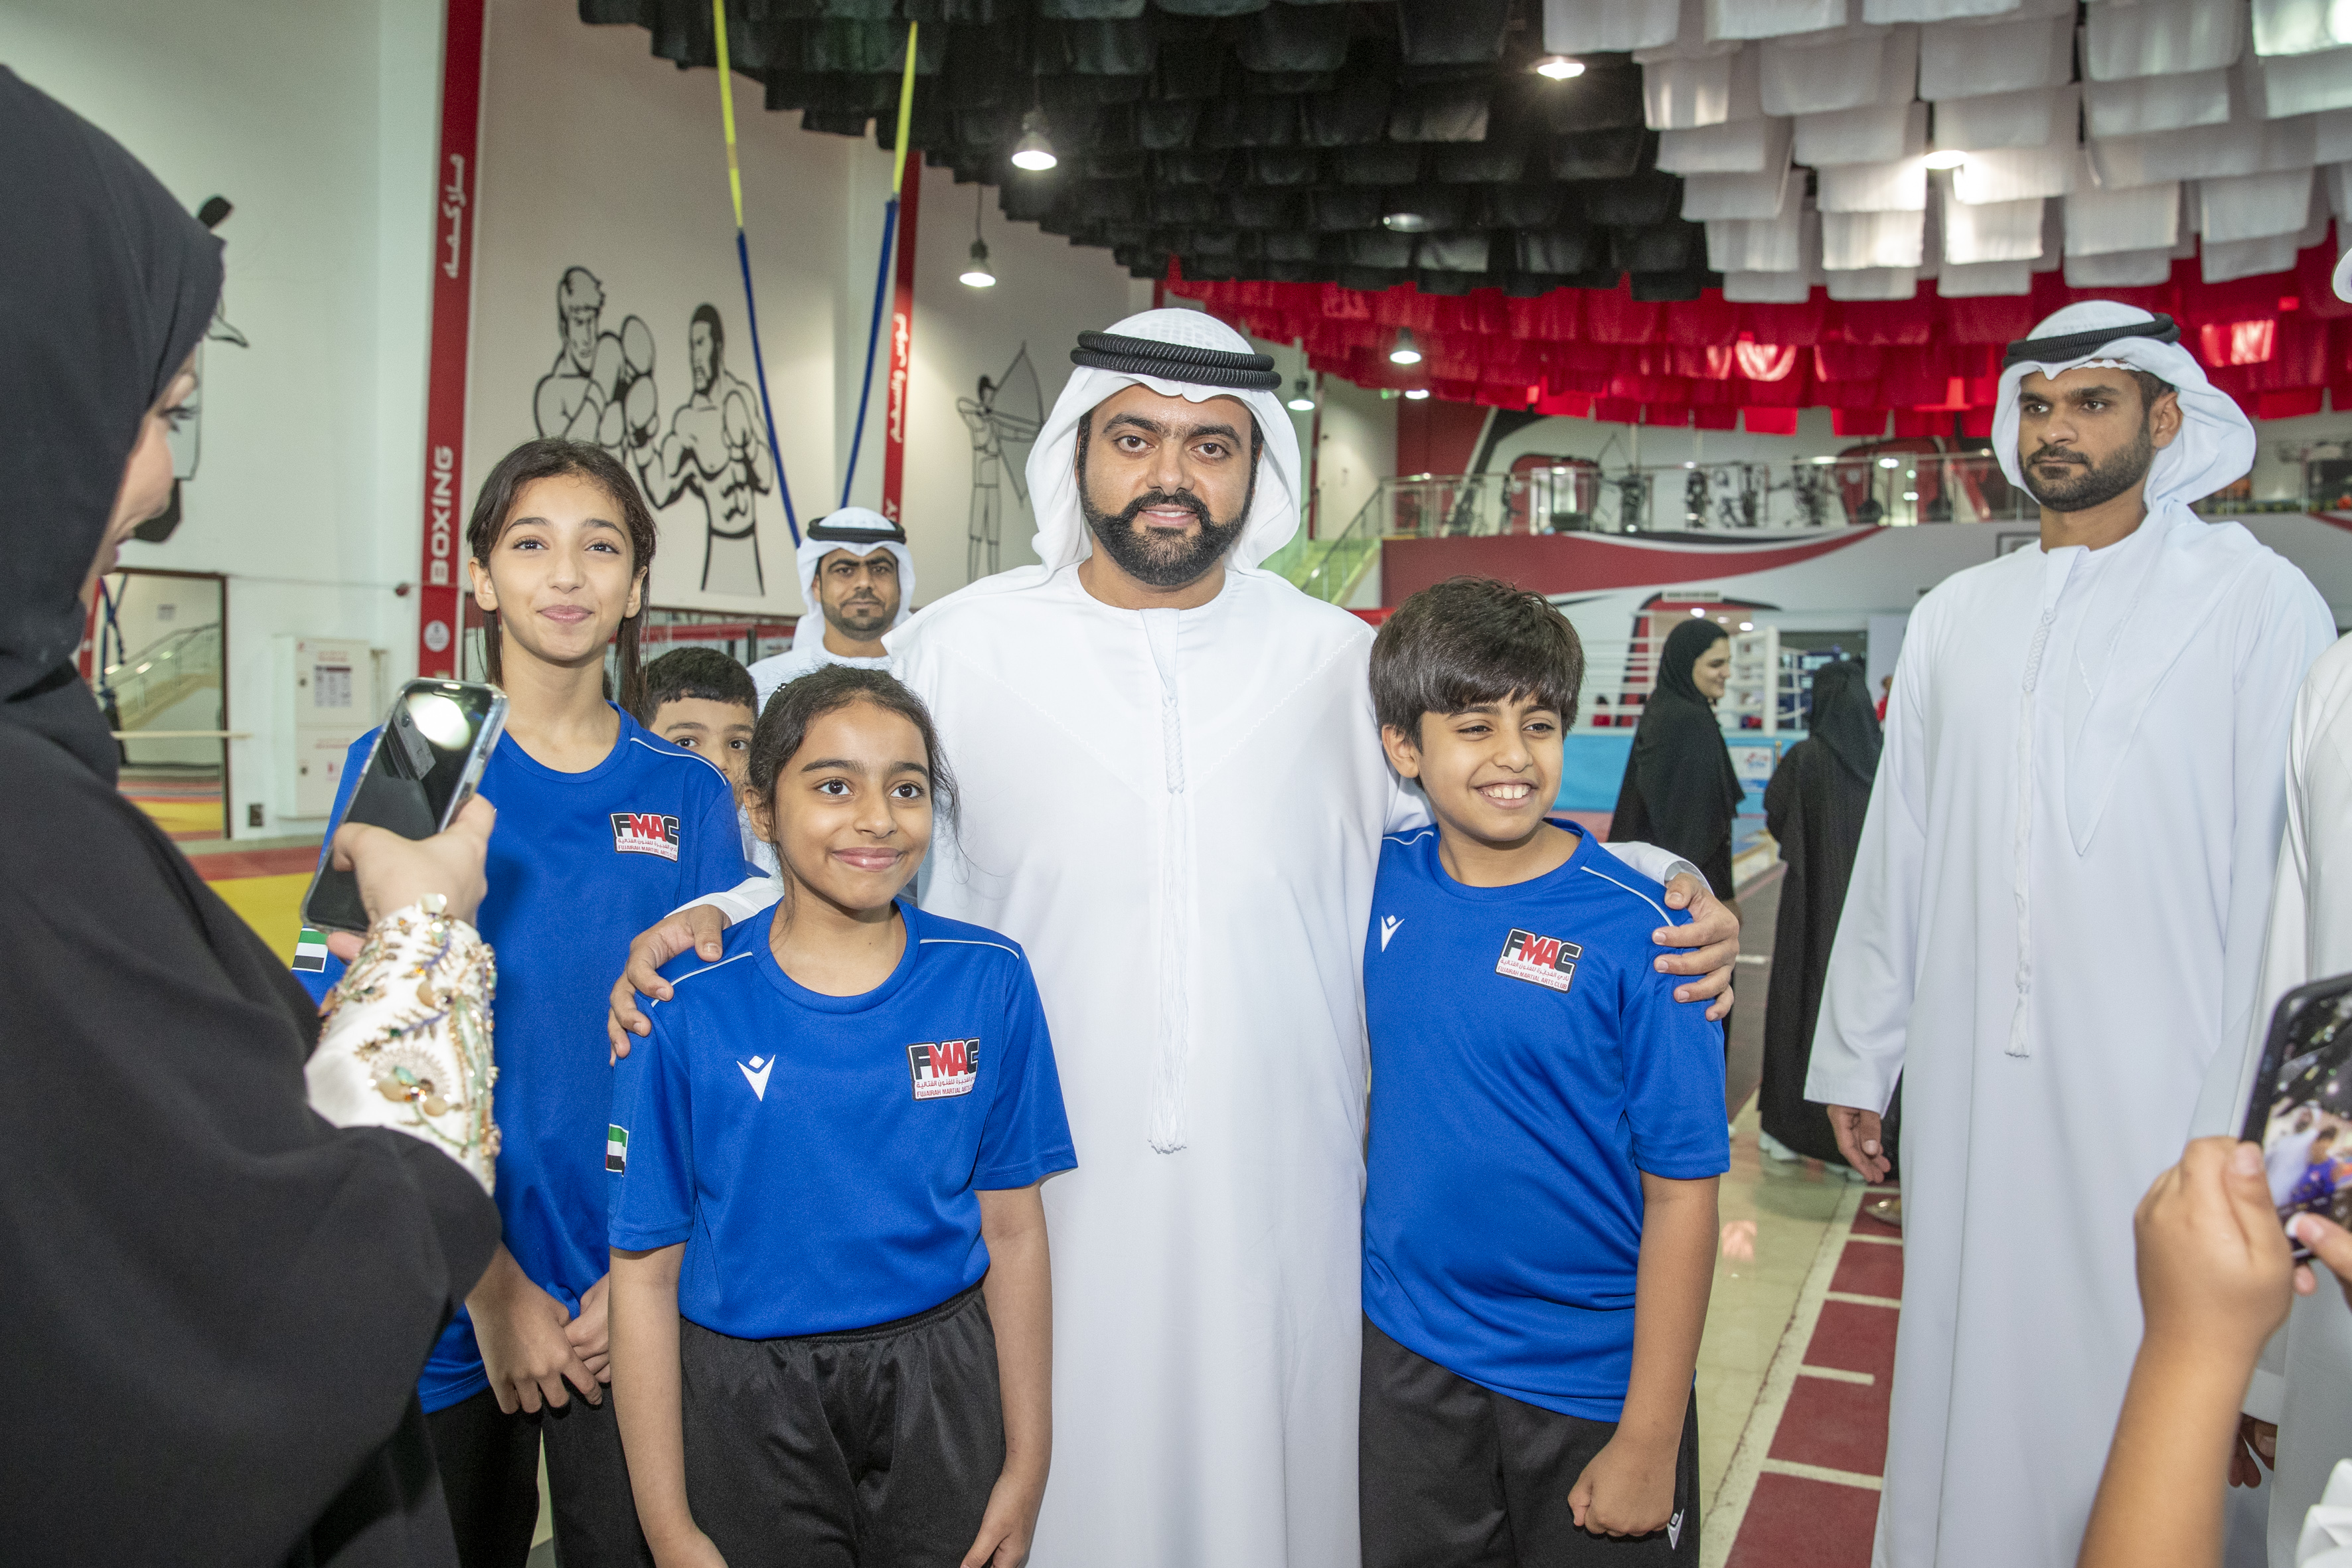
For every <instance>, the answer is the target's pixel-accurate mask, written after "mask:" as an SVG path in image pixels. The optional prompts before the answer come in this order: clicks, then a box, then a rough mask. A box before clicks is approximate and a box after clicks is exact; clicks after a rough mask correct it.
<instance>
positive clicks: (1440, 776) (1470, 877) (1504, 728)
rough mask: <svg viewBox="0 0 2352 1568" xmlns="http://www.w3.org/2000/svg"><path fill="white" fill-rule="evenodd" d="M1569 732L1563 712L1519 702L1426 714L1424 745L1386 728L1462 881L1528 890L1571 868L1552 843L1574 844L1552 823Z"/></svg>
mask: <svg viewBox="0 0 2352 1568" xmlns="http://www.w3.org/2000/svg"><path fill="white" fill-rule="evenodd" d="M1562 729H1563V726H1562V724H1561V723H1560V716H1559V712H1558V710H1554V709H1552V708H1549V707H1546V706H1545V705H1544V704H1543V703H1542V702H1541V701H1539V700H1537V699H1535V698H1531V697H1523V696H1518V695H1514V696H1511V697H1508V698H1506V699H1504V700H1502V701H1500V702H1485V703H1480V704H1479V705H1478V706H1476V707H1475V708H1470V709H1466V710H1464V711H1462V712H1460V713H1424V714H1423V715H1422V716H1421V733H1420V735H1419V736H1418V737H1415V736H1412V735H1408V734H1406V733H1404V732H1403V731H1401V730H1399V729H1397V728H1396V726H1394V725H1392V724H1384V725H1382V726H1381V746H1382V747H1383V748H1384V749H1386V751H1387V752H1388V754H1389V761H1390V763H1391V764H1393V765H1394V766H1395V768H1396V770H1397V772H1399V773H1402V774H1403V775H1404V776H1405V777H1407V778H1409V779H1419V780H1420V781H1421V787H1422V790H1423V793H1424V794H1426V795H1428V796H1429V809H1430V811H1431V813H1432V815H1433V816H1435V817H1436V818H1437V826H1438V832H1439V836H1440V837H1441V840H1442V844H1441V854H1442V855H1443V856H1444V860H1445V863H1446V868H1447V870H1449V871H1450V872H1452V873H1453V875H1454V877H1455V878H1456V879H1459V880H1462V881H1465V882H1470V883H1473V884H1476V885H1485V886H1494V885H1499V884H1501V883H1507V882H1512V881H1519V880H1524V879H1527V878H1528V877H1534V876H1541V875H1542V874H1543V873H1544V872H1545V871H1548V870H1549V869H1551V868H1552V867H1553V866H1556V865H1558V864H1559V863H1560V861H1561V859H1563V858H1565V857H1563V856H1561V855H1560V854H1559V845H1558V844H1556V843H1553V842H1549V840H1552V839H1565V838H1566V837H1567V836H1566V835H1564V834H1561V833H1560V831H1559V829H1558V828H1554V827H1549V826H1548V825H1547V824H1546V822H1545V821H1544V814H1545V813H1547V812H1549V810H1551V807H1552V802H1553V801H1555V800H1557V799H1558V798H1559V768H1560V736H1561V732H1562ZM1569 847H1570V849H1572V848H1573V847H1574V845H1573V841H1572V840H1570V841H1569ZM1539 862H1549V864H1538V863H1539Z"/></svg>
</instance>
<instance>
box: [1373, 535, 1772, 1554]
mask: <svg viewBox="0 0 2352 1568" xmlns="http://www.w3.org/2000/svg"><path fill="white" fill-rule="evenodd" d="M1583 674H1584V656H1583V650H1582V649H1581V648H1580V647H1579V645H1578V642H1577V637H1576V633H1575V630H1574V628H1573V627H1571V626H1570V625H1569V624H1568V621H1567V619H1566V617H1564V616H1561V615H1560V614H1559V611H1558V610H1557V609H1555V608H1554V607H1553V606H1552V605H1549V604H1548V603H1547V602H1545V600H1544V599H1542V598H1541V597H1540V596H1538V595H1534V594H1527V593H1522V592H1520V591H1518V590H1517V589H1515V588H1512V587H1510V586H1508V585H1507V584H1502V583H1497V582H1493V581H1491V580H1487V579H1484V578H1470V577H1458V578H1455V579H1454V580H1453V581H1451V582H1447V583H1443V584H1438V585H1437V586H1435V587H1433V588H1429V589H1425V590H1423V592H1421V593H1419V594H1416V595H1413V596H1412V598H1410V599H1408V600H1406V601H1405V602H1404V604H1403V605H1400V606H1399V607H1398V609H1397V612H1396V614H1395V615H1394V616H1391V617H1390V618H1389V620H1388V622H1387V623H1386V624H1385V625H1384V626H1382V627H1381V633H1380V637H1379V638H1378V640H1377V641H1376V642H1375V643H1374V645H1373V648H1372V664H1371V681H1372V697H1373V706H1374V709H1375V710H1376V712H1377V714H1378V716H1379V719H1380V722H1381V744H1382V745H1383V746H1384V747H1386V749H1387V751H1388V754H1389V759H1390V761H1391V762H1392V763H1394V764H1395V765H1396V768H1397V771H1398V772H1400V773H1402V774H1404V775H1405V776H1406V777H1408V778H1412V779H1416V780H1418V781H1419V782H1420V784H1421V787H1422V789H1423V792H1424V793H1425V794H1426V795H1427V796H1428V799H1429V805H1430V812H1431V815H1432V816H1433V817H1434V818H1435V819H1436V826H1434V827H1433V828H1425V829H1423V830H1422V831H1420V832H1417V833H1412V834H1406V835H1401V836H1398V837H1391V838H1390V839H1389V840H1388V841H1387V842H1386V843H1384V844H1383V845H1382V846H1381V864H1380V875H1379V880H1378V882H1377V884H1376V886H1375V889H1374V892H1373V900H1372V911H1373V925H1372V930H1371V931H1370V933H1369V934H1368V936H1367V938H1366V941H1365V944H1364V998H1365V1013H1366V1020H1367V1025H1368V1027H1369V1029H1370V1037H1371V1054H1372V1097H1371V1134H1370V1142H1369V1145H1368V1149H1367V1156H1366V1158H1367V1166H1368V1171H1367V1178H1368V1179H1367V1187H1366V1194H1365V1200H1364V1318H1365V1323H1364V1352H1363V1388H1362V1421H1361V1426H1360V1439H1359V1443H1360V1458H1361V1468H1360V1499H1361V1511H1362V1525H1363V1552H1364V1562H1365V1563H1366V1565H1367V1568H1405V1565H1407V1564H1411V1565H1412V1568H1454V1565H1460V1568H1472V1565H1474V1564H1475V1565H1476V1568H1511V1565H1517V1564H1529V1565H1532V1564H1537V1563H1542V1564H1546V1565H1548V1568H1549V1565H1552V1564H1572V1565H1580V1564H1586V1563H1594V1564H1612V1565H1613V1564H1621V1563H1622V1564H1634V1563H1676V1564H1687V1563H1696V1562H1697V1561H1698V1511H1697V1487H1698V1436H1697V1406H1696V1399H1695V1397H1694V1394H1693V1387H1692V1380H1693V1374H1694V1369H1695V1367H1696V1362H1697V1357H1698V1342H1699V1333H1700V1330H1701V1328H1702V1327H1703V1325H1704V1324H1705V1321H1706V1300H1707V1292H1708V1289H1709V1286H1710V1285H1711V1283H1712V1280H1713V1274H1714V1258H1715V1245H1716V1184H1717V1178H1718V1177H1719V1176H1720V1175H1721V1174H1722V1173H1723V1172H1724V1171H1725V1170H1726V1169H1727V1168H1728V1166H1729V1163H1730V1148H1729V1143H1728V1141H1727V1138H1726V1136H1725V1130H1724V1119H1723V1034H1722V1030H1721V1028H1720V1026H1717V1025H1714V1024H1710V1023H1708V1022H1707V1021H1706V1014H1705V1011H1704V1009H1703V1008H1701V1007H1699V1006H1696V1005H1684V1004H1677V1003H1676V1002H1675V999H1674V982H1673V980H1672V977H1670V976H1667V975H1664V974H1660V973H1656V971H1655V970H1654V967H1653V965H1652V963H1651V960H1652V957H1653V955H1654V952H1655V944H1654V942H1652V941H1651V937H1650V933H1651V931H1653V930H1654V929H1655V928H1656V927H1657V926H1658V925H1659V924H1661V923H1674V921H1675V917H1674V916H1673V915H1672V914H1670V913H1669V912H1668V911H1667V910H1666V909H1665V907H1664V889H1662V888H1660V887H1659V886H1658V885H1657V884H1656V883H1654V882H1651V881H1648V880H1646V879H1643V878H1642V877H1639V876H1637V875H1635V874H1634V873H1633V872H1631V871H1629V870H1628V869H1626V868H1625V867H1624V865H1623V864H1622V862H1620V861H1618V860H1616V859H1614V858H1612V857H1610V856H1608V855H1606V854H1603V853H1601V852H1598V851H1597V850H1596V848H1595V847H1594V846H1593V844H1592V843H1591V840H1590V839H1589V838H1587V837H1585V835H1584V834H1583V833H1582V832H1581V831H1580V829H1578V828H1577V827H1575V826H1572V825H1570V824H1567V823H1556V822H1553V821H1550V820H1548V819H1547V813H1548V811H1549V807H1550V805H1551V803H1552V802H1553V800H1554V799H1555V798H1556V796H1557V795H1558V792H1559V772H1560V752H1561V735H1562V731H1564V730H1565V729H1566V727H1567V725H1568V724H1569V722H1570V721H1571V720H1572V719H1573V718H1574V716H1575V712H1576V698H1577V689H1578V687H1579V686H1580V683H1581V682H1582V679H1583Z"/></svg>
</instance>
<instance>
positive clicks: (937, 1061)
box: [907, 1040, 980, 1100]
mask: <svg viewBox="0 0 2352 1568" xmlns="http://www.w3.org/2000/svg"><path fill="white" fill-rule="evenodd" d="M907 1066H908V1069H909V1070H910V1071H912V1072H913V1073H914V1075H915V1098H916V1099H917V1100H945V1099H947V1098H948V1097H949V1096H950V1095H957V1094H970V1093H971V1086H972V1084H973V1083H974V1082H975V1081H976V1080H977V1079H979V1077H980V1042H979V1041H978V1040H941V1041H940V1042H939V1043H938V1044H936V1045H925V1046H908V1047H907Z"/></svg>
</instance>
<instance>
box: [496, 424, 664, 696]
mask: <svg viewBox="0 0 2352 1568" xmlns="http://www.w3.org/2000/svg"><path fill="white" fill-rule="evenodd" d="M538 479H586V480H588V481H589V482H590V483H592V484H596V485H601V486H603V487H604V493H605V494H606V495H608V496H610V497H611V498H612V500H613V504H614V506H616V507H618V508H619V509H620V511H621V517H620V522H621V527H622V529H623V530H624V531H626V532H627V534H628V536H629V570H630V573H631V574H632V576H633V577H634V578H635V579H637V580H640V581H642V582H643V583H644V584H645V587H644V590H643V592H642V593H641V594H640V595H639V597H638V600H637V613H636V614H635V615H634V616H625V617H624V618H623V620H622V622H621V629H620V631H619V633H618V634H617V635H616V636H615V637H614V639H613V643H614V650H615V653H616V656H617V657H616V662H617V663H618V664H619V666H620V677H621V679H620V682H619V684H620V691H619V694H618V700H619V701H620V704H621V706H622V707H623V708H625V709H626V710H628V711H630V712H632V713H634V712H635V711H636V710H637V708H638V706H639V705H640V704H641V703H643V702H644V700H645V674H644V671H643V670H641V669H640V668H638V664H637V629H638V627H639V626H642V625H643V624H644V621H645V618H646V600H647V599H648V598H650V597H651V596H652V591H653V563H654V545H655V542H656V532H655V528H654V514H653V509H652V508H650V507H648V506H646V498H645V493H644V492H643V491H641V490H639V489H637V481H636V480H635V479H631V478H630V477H629V470H628V469H627V468H623V467H622V466H621V460H620V459H619V458H615V457H614V456H613V454H611V453H610V452H607V451H606V450H604V447H597V446H593V445H591V444H590V443H588V442H586V441H566V440H563V439H562V438H560V437H553V436H542V437H540V438H539V439H538V440H535V441H525V442H524V443H523V444H522V445H521V446H520V447H516V448H515V449H514V450H513V451H511V452H509V453H508V454H507V455H506V456H505V457H503V458H499V466H498V467H497V468H492V469H491V470H490V473H489V477H488V479H484V480H483V481H482V489H481V491H480V493H479V494H478V495H476V496H475V498H474V515H473V516H472V518H470V519H469V520H468V521H467V523H466V552H467V554H469V555H471V556H472V557H473V558H474V559H475V560H476V561H478V562H479V563H481V565H482V569H483V570H484V571H488V569H489V564H490V552H491V551H493V550H495V549H497V548H498V544H499V540H500V539H502V538H504V537H505V536H506V531H507V525H508V524H509V522H511V521H513V517H512V513H513V511H514V508H515V501H516V500H517V499H518V498H519V497H520V495H521V494H522V489H523V487H524V486H525V485H528V484H530V483H532V482H533V481H535V480H538ZM499 643H500V638H499V613H498V612H497V611H496V610H492V611H491V612H490V613H489V620H488V623H487V624H486V625H485V626H484V627H483V636H482V649H483V656H484V658H485V660H486V661H487V663H488V675H489V679H490V683H491V684H492V685H501V684H503V683H504V682H503V680H502V677H503V675H504V673H505V671H504V668H503V662H504V661H503V659H502V658H501V657H500V656H501V652H502V650H501V648H500V647H499ZM604 695H605V696H607V697H612V696H614V693H613V692H612V691H611V690H609V689H608V690H607V691H606V692H605V693H604Z"/></svg>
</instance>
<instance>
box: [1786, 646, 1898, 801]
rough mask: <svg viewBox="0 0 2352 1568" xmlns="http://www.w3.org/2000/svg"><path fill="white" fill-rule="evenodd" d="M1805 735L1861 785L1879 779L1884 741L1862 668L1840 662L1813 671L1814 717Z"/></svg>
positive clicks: (1850, 663) (1865, 674)
mask: <svg viewBox="0 0 2352 1568" xmlns="http://www.w3.org/2000/svg"><path fill="white" fill-rule="evenodd" d="M1806 732H1807V733H1808V734H1810V735H1811V737H1812V738H1813V739H1814V740H1816V741H1819V742H1821V743H1822V746H1824V747H1825V748H1827V749H1828V751H1829V753H1830V754H1831V755H1832V756H1833V757H1835V758H1837V760H1838V763H1839V764H1840V765H1841V766H1843V768H1844V769H1845V770H1846V772H1848V773H1852V774H1853V776H1854V777H1855V778H1857V779H1859V780H1861V781H1862V782H1863V783H1864V784H1869V783H1870V782H1871V781H1872V780H1873V779H1874V778H1876V777H1877V776H1878V750H1879V747H1880V746H1881V745H1882V744H1883V743H1884V741H1885V737H1884V736H1883V734H1882V733H1881V731H1880V730H1879V727H1878V710H1877V708H1876V707H1875V706H1874V705H1873V704H1872V702H1871V700H1870V677H1869V676H1868V674H1867V673H1865V672H1864V669H1863V668H1862V666H1860V665H1858V664H1854V663H1852V662H1849V661H1845V660H1840V661H1838V662H1836V663H1834V664H1825V665H1823V666H1822V667H1821V668H1819V669H1817V670H1815V671H1813V713H1812V719H1811V722H1810V723H1809V724H1808V725H1807V727H1806Z"/></svg>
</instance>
